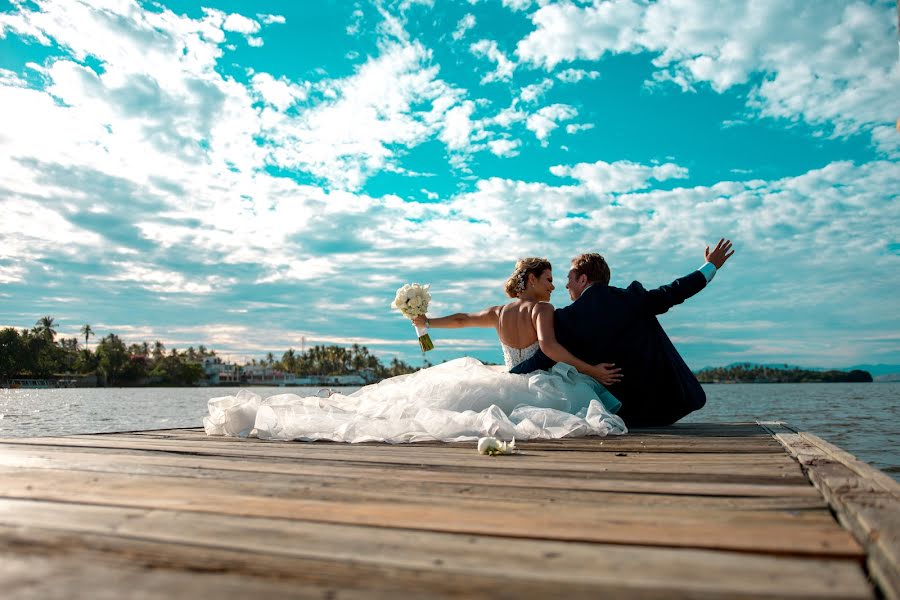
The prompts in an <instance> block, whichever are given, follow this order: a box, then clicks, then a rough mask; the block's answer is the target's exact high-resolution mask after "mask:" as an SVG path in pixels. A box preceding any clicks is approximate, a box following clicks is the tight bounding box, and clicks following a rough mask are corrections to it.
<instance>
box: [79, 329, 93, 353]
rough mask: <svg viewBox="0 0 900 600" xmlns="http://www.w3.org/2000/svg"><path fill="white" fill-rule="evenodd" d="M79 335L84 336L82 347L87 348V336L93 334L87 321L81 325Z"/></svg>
mask: <svg viewBox="0 0 900 600" xmlns="http://www.w3.org/2000/svg"><path fill="white" fill-rule="evenodd" d="M81 335H83V336H84V347H85V348H87V345H88V338H89V337H91V336H92V335H94V330H93V329H91V326H90V325H88V324H87V323H85V324H84V325H83V326H82V327H81Z"/></svg>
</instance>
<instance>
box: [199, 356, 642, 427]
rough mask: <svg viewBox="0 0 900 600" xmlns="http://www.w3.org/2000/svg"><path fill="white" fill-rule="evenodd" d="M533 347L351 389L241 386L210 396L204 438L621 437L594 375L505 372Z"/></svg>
mask: <svg viewBox="0 0 900 600" xmlns="http://www.w3.org/2000/svg"><path fill="white" fill-rule="evenodd" d="M537 349H538V344H537V342H536V343H535V344H533V345H531V346H529V347H528V348H511V347H509V346H506V345H503V355H504V360H505V362H506V370H500V369H499V368H498V367H494V366H489V365H485V364H483V363H482V362H480V361H478V360H476V359H474V358H458V359H456V360H451V361H448V362H445V363H442V364H439V365H435V366H433V367H429V368H427V369H422V370H421V371H417V372H415V373H410V374H408V375H400V376H398V377H391V378H390V379H385V380H384V381H381V382H380V383H375V384H372V385H367V386H365V387H363V388H360V389H359V390H357V391H356V392H354V393H352V394H349V395H344V394H339V393H336V394H332V395H331V396H329V397H327V398H322V397H319V396H306V397H301V396H298V395H296V394H278V395H276V396H271V397H269V398H266V399H265V400H262V399H261V398H260V397H259V396H258V395H257V394H254V393H252V392H250V391H248V390H241V391H240V392H239V393H238V394H237V395H235V396H225V397H221V398H212V399H211V400H210V401H209V403H208V408H209V416H207V417H205V418H204V419H203V425H204V428H205V429H206V433H207V435H230V436H241V437H243V436H247V435H254V434H255V435H256V436H257V437H259V438H264V439H277V440H304V441H310V440H331V441H336V442H371V441H379V442H390V443H403V442H419V441H434V440H439V441H446V442H461V441H474V440H477V439H478V438H479V437H483V436H494V437H497V438H501V439H506V440H509V439H512V438H515V439H516V440H528V439H551V438H563V437H582V436H587V435H610V434H623V433H625V432H626V431H627V430H626V428H625V423H624V421H622V419H621V418H620V417H617V416H616V415H615V414H614V413H615V411H617V410H618V409H619V406H621V404H620V402H619V401H618V400H616V398H615V397H614V396H613V395H612V394H610V393H609V392H608V391H607V390H606V389H605V388H604V387H603V386H602V385H600V384H599V383H597V382H596V381H595V380H594V379H592V378H590V377H588V376H586V375H582V374H581V373H578V371H576V370H575V368H574V367H572V366H570V365H567V364H564V363H557V364H556V365H555V366H554V367H553V368H552V369H551V370H550V371H535V372H534V373H529V374H528V375H516V374H512V373H509V372H508V370H509V369H510V368H512V367H513V366H515V365H516V364H518V363H520V362H521V361H523V360H526V359H527V358H529V357H530V356H531V355H532V354H534V353H535V352H536V351H537Z"/></svg>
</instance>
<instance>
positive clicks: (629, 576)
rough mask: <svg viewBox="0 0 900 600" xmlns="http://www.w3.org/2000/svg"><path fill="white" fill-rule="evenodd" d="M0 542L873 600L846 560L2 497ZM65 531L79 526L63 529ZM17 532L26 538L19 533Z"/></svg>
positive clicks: (574, 585)
mask: <svg viewBox="0 0 900 600" xmlns="http://www.w3.org/2000/svg"><path fill="white" fill-rule="evenodd" d="M0 523H2V525H0V548H2V547H3V546H4V545H6V546H11V547H15V548H17V549H18V550H19V551H20V552H21V549H22V546H23V545H26V546H29V547H31V548H33V549H38V550H40V549H44V550H45V551H47V550H49V551H51V552H57V549H59V548H61V547H62V548H66V547H69V546H71V545H73V544H74V545H76V546H77V547H81V548H89V549H92V550H94V551H97V552H105V553H109V554H113V555H116V556H127V557H128V560H129V561H130V562H132V563H136V564H140V565H144V566H147V567H154V568H156V567H159V566H165V567H169V568H171V567H177V568H180V569H182V570H191V571H199V572H201V573H202V572H209V571H212V570H218V571H223V572H228V573H231V574H241V575H250V576H255V577H266V578H270V579H276V578H277V579H287V580H288V581H296V582H300V583H304V584H306V585H307V586H310V585H312V586H323V585H329V586H331V587H332V589H338V590H340V591H341V592H342V593H341V596H342V597H343V592H344V590H348V589H349V590H352V589H354V588H358V587H359V586H365V588H366V589H367V590H368V591H372V592H373V595H376V594H377V593H378V592H385V591H391V590H393V591H395V593H401V592H402V595H404V596H408V595H410V594H411V593H424V594H428V595H429V596H434V597H443V596H450V595H454V596H465V597H487V596H490V597H492V598H503V597H511V598H523V597H524V598H529V597H558V596H560V595H565V596H567V597H591V598H596V597H616V598H646V597H651V598H667V597H672V596H673V595H676V596H690V597H697V598H719V597H726V598H763V597H780V598H870V597H871V589H870V588H869V587H868V585H867V583H866V580H865V577H864V575H863V573H862V571H861V569H859V567H858V565H856V564H855V563H854V562H853V561H847V560H839V559H807V558H789V557H771V556H758V555H748V554H743V553H736V552H713V551H706V550H691V549H669V548H642V547H634V546H627V545H603V544H583V543H574V542H536V541H530V540H513V539H509V538H489V537H488V538H485V537H473V536H468V535H458V534H447V533H431V532H408V531H401V530H396V529H377V530H376V529H371V528H365V527H348V526H345V525H330V524H318V523H307V522H302V521H294V520H282V519H263V518H253V519H247V518H241V519H237V518H233V517H229V516H227V515H204V514H196V513H191V514H188V513H181V512H173V511H158V510H153V511H145V510H136V509H122V508H112V507H99V506H84V505H76V504H60V503H46V502H30V501H21V500H0ZM70 532H71V533H73V534H76V535H70ZM23 534H24V535H23Z"/></svg>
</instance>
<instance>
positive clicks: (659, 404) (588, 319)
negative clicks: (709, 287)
mask: <svg viewBox="0 0 900 600" xmlns="http://www.w3.org/2000/svg"><path fill="white" fill-rule="evenodd" d="M704 254H705V256H706V263H704V265H703V266H702V267H700V268H699V269H698V270H697V271H694V272H693V273H691V274H690V275H687V276H685V277H682V278H680V279H676V280H675V281H673V282H672V283H670V284H669V285H664V286H662V287H660V288H657V289H655V290H646V289H644V286H642V285H641V284H640V283H639V282H637V281H635V282H632V284H631V285H629V286H628V287H627V288H625V289H622V288H617V287H612V286H610V285H609V275H610V272H609V266H608V265H607V264H606V261H605V260H604V259H603V257H602V256H600V255H599V254H593V253H589V254H582V255H580V256H577V257H575V258H574V259H572V269H571V270H570V271H569V281H568V283H567V284H566V288H567V289H568V290H569V296H571V298H572V300H574V302H573V303H572V304H571V305H569V306H567V307H565V308H558V309H556V313H555V318H554V322H555V325H556V339H557V340H558V341H559V342H560V343H561V344H562V345H563V346H565V347H566V349H567V350H569V352H571V353H572V354H574V355H575V356H577V357H578V358H580V359H582V360H584V361H585V362H588V363H591V364H597V363H601V362H602V363H615V366H617V367H619V368H621V369H622V373H623V375H624V377H623V378H622V380H621V381H620V382H619V383H617V384H614V385H612V386H611V387H610V388H609V390H610V392H612V393H613V394H614V395H615V396H616V398H618V399H619V400H620V401H621V402H622V408H621V409H619V412H618V415H619V416H620V417H622V419H623V420H624V421H625V424H626V425H628V426H629V427H653V426H659V425H671V424H672V423H674V422H675V421H677V420H678V419H680V418H682V417H684V416H685V415H687V414H688V413H690V412H692V411H695V410H697V409H699V408H701V407H702V406H703V405H704V404H705V403H706V394H705V393H704V391H703V388H702V387H700V382H698V381H697V378H696V377H694V374H693V373H692V372H691V370H690V369H689V368H688V366H687V365H686V364H685V362H684V360H683V359H682V358H681V356H680V355H679V354H678V351H677V350H676V349H675V346H673V345H672V342H671V340H669V337H668V336H667V335H666V332H665V331H663V328H662V326H661V325H660V324H659V321H657V320H656V315H660V314H662V313H664V312H666V311H667V310H669V309H670V308H672V307H673V306H675V305H676V304H681V303H682V302H684V301H685V300H687V299H688V298H690V297H691V296H693V295H694V294H696V293H697V292H699V291H700V290H702V289H703V288H704V287H706V284H707V283H709V282H710V281H712V278H713V276H714V275H715V274H716V271H717V270H718V269H721V268H722V265H724V264H725V261H727V260H728V259H729V258H730V257H731V255H732V254H734V251H733V250H731V242H730V241H729V240H725V239H722V240H719V243H718V244H717V245H716V247H715V249H714V250H713V251H712V252H710V250H709V246H707V247H706V251H705V253H704ZM553 364H554V363H553V361H552V360H550V359H549V358H547V356H546V355H544V353H543V352H541V351H538V352H537V354H535V355H534V356H533V357H531V358H530V359H528V360H526V361H525V362H523V363H521V364H519V365H517V366H516V367H515V368H513V369H512V372H513V373H530V372H531V371H534V370H537V369H544V370H546V369H549V368H551V367H552V366H553Z"/></svg>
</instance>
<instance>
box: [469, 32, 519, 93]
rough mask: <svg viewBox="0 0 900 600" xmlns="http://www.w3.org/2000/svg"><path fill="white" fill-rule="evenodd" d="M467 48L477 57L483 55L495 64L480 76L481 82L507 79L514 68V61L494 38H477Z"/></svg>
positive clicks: (510, 76) (510, 77)
mask: <svg viewBox="0 0 900 600" xmlns="http://www.w3.org/2000/svg"><path fill="white" fill-rule="evenodd" d="M469 50H470V51H471V52H472V54H474V55H475V56H478V57H483V58H486V59H488V60H490V61H491V62H494V63H496V64H497V66H496V68H495V69H494V70H493V71H491V72H490V73H488V74H487V75H485V76H484V77H482V78H481V83H490V82H492V81H509V80H510V79H512V75H513V72H514V71H515V70H516V63H514V62H513V61H511V60H510V59H509V58H508V57H507V56H506V54H504V53H503V52H502V51H501V50H500V48H499V46H497V42H495V41H494V40H479V41H477V42H475V43H474V44H472V45H471V46H469Z"/></svg>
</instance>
